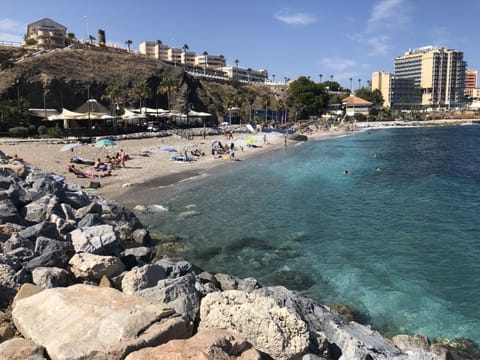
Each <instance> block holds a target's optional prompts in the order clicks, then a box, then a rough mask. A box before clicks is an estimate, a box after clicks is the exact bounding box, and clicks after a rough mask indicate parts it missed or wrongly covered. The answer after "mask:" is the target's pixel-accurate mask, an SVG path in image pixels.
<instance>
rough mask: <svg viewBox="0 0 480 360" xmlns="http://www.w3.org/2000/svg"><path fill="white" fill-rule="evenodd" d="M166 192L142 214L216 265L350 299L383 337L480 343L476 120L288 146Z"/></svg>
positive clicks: (190, 254) (210, 266) (185, 253)
mask: <svg viewBox="0 0 480 360" xmlns="http://www.w3.org/2000/svg"><path fill="white" fill-rule="evenodd" d="M239 155H241V154H239ZM376 166H379V167H380V168H381V171H375V168H376ZM346 169H348V170H349V174H348V175H344V173H343V171H344V170H346ZM163 190H165V189H163ZM167 190H168V191H160V190H158V191H157V190H155V189H153V190H151V191H150V192H149V195H148V196H146V198H148V200H147V204H150V205H152V204H157V205H161V206H164V207H167V208H168V209H169V211H153V212H151V213H149V214H146V215H140V218H141V220H142V221H143V222H144V223H146V224H148V225H150V226H151V228H152V229H153V230H155V231H157V232H161V233H163V234H170V235H176V236H178V237H179V239H180V240H179V241H180V244H181V245H182V246H183V250H182V251H181V252H180V254H179V256H182V257H185V258H186V259H188V260H190V261H191V262H192V263H194V264H197V265H198V266H200V267H202V268H204V269H206V270H208V271H210V272H224V273H231V274H233V275H236V276H239V277H254V278H256V279H258V280H259V281H260V283H262V284H263V285H274V284H282V285H285V286H287V287H289V288H291V289H296V290H299V291H301V292H302V293H304V294H306V295H308V296H311V297H313V298H316V299H318V300H319V301H321V302H323V303H344V304H347V305H349V306H352V307H353V308H355V309H358V310H359V311H360V313H361V314H362V316H361V320H363V321H365V322H368V323H370V324H371V325H372V327H374V328H375V329H378V330H380V331H381V332H382V333H383V334H384V335H385V336H391V335H394V334H397V333H408V334H416V333H423V334H426V335H428V336H429V337H430V338H434V337H448V338H457V337H466V338H469V339H472V340H474V341H476V342H477V343H480V301H479V299H480V226H479V224H480V221H479V220H480V219H479V217H480V211H479V209H480V126H475V125H472V126H457V127H434V128H418V127H416V128H394V129H393V128H392V129H376V130H369V131H365V132H362V133H357V134H354V135H349V136H345V137H340V138H334V139H327V140H322V141H310V142H306V143H302V144H300V145H295V146H294V145H293V143H290V144H289V146H288V147H287V148H286V149H280V150H277V151H273V152H271V153H268V154H262V155H260V156H259V157H257V158H254V159H248V160H247V161H239V162H235V163H233V162H232V166H230V165H229V166H225V167H222V168H221V169H216V170H215V172H214V173H212V174H207V175H206V176H201V177H197V178H195V179H191V180H189V181H184V182H182V183H180V184H177V185H176V186H175V187H172V188H169V189H167ZM166 194H168V195H166ZM137 201H138V199H137Z"/></svg>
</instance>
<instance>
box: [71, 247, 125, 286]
mask: <svg viewBox="0 0 480 360" xmlns="http://www.w3.org/2000/svg"><path fill="white" fill-rule="evenodd" d="M68 264H69V265H70V271H71V272H72V273H73V275H75V277H76V278H77V279H81V280H91V281H98V280H100V279H101V278H102V276H106V277H112V276H117V275H119V274H121V273H122V272H123V271H124V270H125V265H123V263H122V261H121V260H120V259H119V258H118V257H116V256H101V255H95V254H90V253H78V254H75V255H73V256H72V258H71V259H70V261H69V262H68Z"/></svg>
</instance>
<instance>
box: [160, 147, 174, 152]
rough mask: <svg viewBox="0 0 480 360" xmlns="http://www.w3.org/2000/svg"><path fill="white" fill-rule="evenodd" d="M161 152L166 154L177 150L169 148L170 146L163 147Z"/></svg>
mask: <svg viewBox="0 0 480 360" xmlns="http://www.w3.org/2000/svg"><path fill="white" fill-rule="evenodd" d="M162 150H163V151H168V152H177V149H175V148H174V147H171V146H167V147H164V148H163V149H162Z"/></svg>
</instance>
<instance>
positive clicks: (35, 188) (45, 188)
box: [23, 168, 63, 202]
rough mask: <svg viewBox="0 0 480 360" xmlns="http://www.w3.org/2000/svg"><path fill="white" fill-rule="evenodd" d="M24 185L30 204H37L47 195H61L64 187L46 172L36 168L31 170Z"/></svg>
mask: <svg viewBox="0 0 480 360" xmlns="http://www.w3.org/2000/svg"><path fill="white" fill-rule="evenodd" d="M23 185H24V186H23V188H24V189H25V191H26V192H27V196H28V201H29V202H35V201H36V200H37V199H39V198H41V197H43V196H45V194H60V193H61V192H62V187H63V185H62V184H61V183H59V182H57V181H55V180H54V179H53V178H52V177H50V176H48V173H46V172H45V171H42V170H40V169H34V168H31V169H30V172H29V173H28V175H27V177H26V178H25V181H24V184H23Z"/></svg>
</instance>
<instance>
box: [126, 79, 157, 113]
mask: <svg viewBox="0 0 480 360" xmlns="http://www.w3.org/2000/svg"><path fill="white" fill-rule="evenodd" d="M129 94H130V96H131V97H133V98H134V99H135V100H137V101H138V103H139V107H140V110H141V109H142V105H143V100H144V99H145V98H147V97H149V96H151V95H152V90H151V89H150V88H149V87H148V84H147V83H146V82H145V81H137V82H136V83H135V84H134V85H133V88H132V89H131V90H130V92H129Z"/></svg>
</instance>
